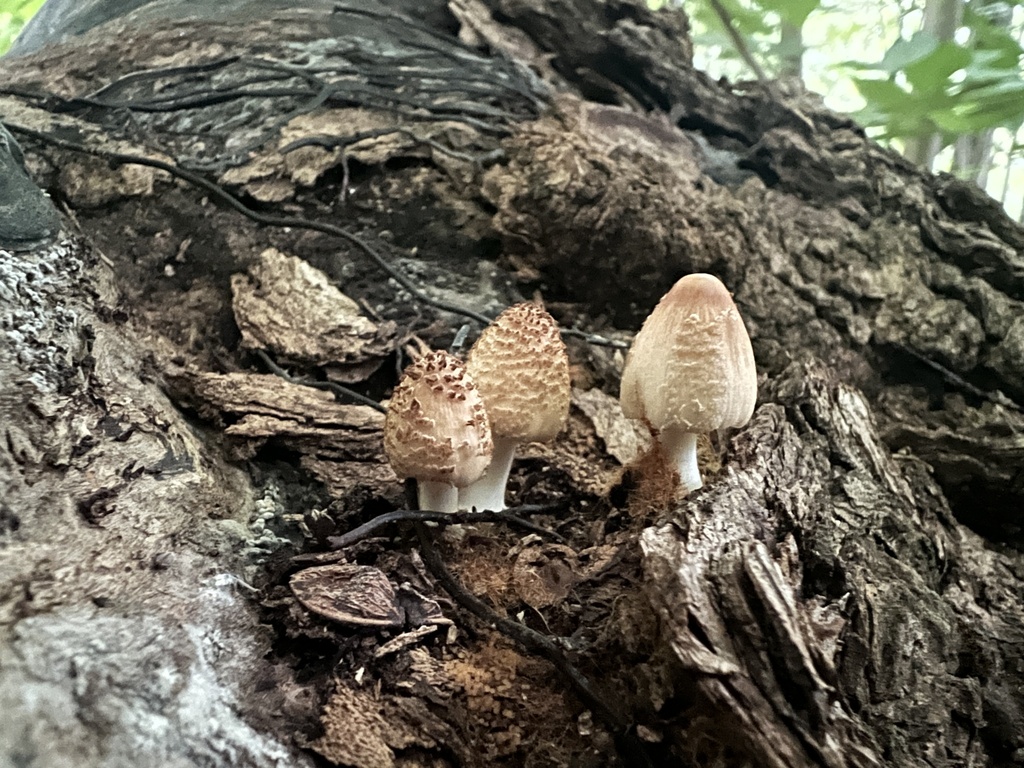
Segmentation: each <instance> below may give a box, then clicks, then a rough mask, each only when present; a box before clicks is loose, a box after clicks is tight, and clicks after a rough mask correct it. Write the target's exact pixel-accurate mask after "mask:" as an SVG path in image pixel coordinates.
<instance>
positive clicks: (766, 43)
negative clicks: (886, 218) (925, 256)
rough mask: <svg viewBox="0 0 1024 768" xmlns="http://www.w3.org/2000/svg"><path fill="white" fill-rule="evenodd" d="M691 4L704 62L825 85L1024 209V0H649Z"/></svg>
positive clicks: (868, 120) (877, 124)
mask: <svg viewBox="0 0 1024 768" xmlns="http://www.w3.org/2000/svg"><path fill="white" fill-rule="evenodd" d="M650 2H651V4H652V5H653V6H655V7H661V8H664V9H665V10H666V12H670V11H671V10H672V9H673V8H676V7H684V8H685V10H686V13H687V14H688V15H689V17H690V20H691V22H692V25H693V42H694V51H695V58H696V59H697V63H698V66H700V67H701V68H702V69H704V70H705V71H707V72H708V73H709V74H710V75H712V76H713V77H726V78H728V79H729V80H733V81H736V80H749V79H752V78H762V77H767V78H772V79H779V80H781V81H782V82H783V83H784V84H786V85H787V87H789V88H793V87H802V88H806V89H807V90H810V91H814V92H816V93H819V94H821V95H822V96H823V97H824V98H825V102H826V103H827V104H828V106H829V107H831V108H832V109H835V110H836V111H839V112H847V113H850V114H852V115H853V116H854V117H855V118H856V119H857V120H858V121H859V122H860V123H861V124H862V125H864V126H865V127H866V128H867V129H868V131H869V133H870V135H872V136H873V137H875V138H877V139H878V140H879V141H881V142H883V143H888V144H890V145H891V146H893V147H894V148H895V149H897V150H899V151H901V152H903V154H904V155H905V156H906V157H907V158H908V159H910V160H912V161H913V162H915V163H918V164H920V165H923V166H925V167H927V168H930V169H931V170H935V171H939V170H945V171H951V172H953V173H955V174H957V175H958V176H960V177H962V178H968V179H973V180H974V181H976V182H977V183H978V185H979V186H981V187H982V188H983V189H985V190H986V191H987V192H988V193H989V194H990V195H992V197H994V198H995V199H997V200H999V201H1001V202H1002V204H1003V206H1004V207H1005V208H1006V210H1007V212H1008V213H1009V214H1010V215H1011V216H1013V217H1015V218H1016V219H1017V220H1018V221H1024V128H1022V126H1024V68H1022V67H1024V48H1022V42H1024V3H1021V2H1008V1H1007V0H842V1H841V0H687V2H685V3H682V4H680V3H678V2H674V1H672V0H650Z"/></svg>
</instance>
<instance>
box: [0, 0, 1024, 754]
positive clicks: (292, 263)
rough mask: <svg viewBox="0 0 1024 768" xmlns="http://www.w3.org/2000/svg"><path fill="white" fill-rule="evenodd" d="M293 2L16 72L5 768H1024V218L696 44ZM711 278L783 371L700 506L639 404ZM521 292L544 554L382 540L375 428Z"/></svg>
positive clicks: (485, 534)
mask: <svg viewBox="0 0 1024 768" xmlns="http://www.w3.org/2000/svg"><path fill="white" fill-rule="evenodd" d="M98 5H100V6H103V4H102V3H100V4H98ZM293 5H294V4H292V3H284V2H282V3H275V2H270V0H250V1H249V2H239V3H236V4H234V5H232V6H224V5H220V4H216V5H213V4H211V6H210V8H208V9H202V8H199V9H197V7H196V6H195V4H193V3H189V2H184V0H178V1H172V0H167V1H165V2H155V3H150V4H147V5H143V6H142V7H141V8H138V9H136V10H133V11H131V12H128V13H126V14H124V15H122V16H120V17H119V18H113V17H114V16H116V15H117V14H107V17H110V18H112V20H111V21H109V22H108V23H106V24H104V25H101V26H98V27H95V28H91V29H88V30H87V31H85V32H84V33H83V34H81V35H79V36H75V37H70V38H68V39H67V40H65V41H64V42H62V43H60V44H59V45H53V46H49V47H44V48H41V49H39V50H37V51H35V52H27V49H28V48H30V47H31V46H29V45H28V44H26V47H25V48H23V49H22V50H23V51H26V55H24V56H19V57H15V58H12V57H8V58H5V59H4V60H3V61H2V62H0V69H2V74H3V82H4V83H6V84H7V85H6V86H5V87H4V88H3V90H2V95H0V115H2V116H3V122H4V123H5V125H6V127H7V129H8V130H9V131H10V133H11V134H12V135H13V136H14V137H15V138H17V140H18V142H19V143H20V145H21V150H23V151H24V168H25V169H27V171H28V174H29V175H30V176H31V178H32V179H33V180H34V181H35V183H36V184H38V185H39V186H40V187H41V188H43V189H45V190H47V192H48V193H49V195H50V198H51V199H52V201H53V202H54V203H55V204H56V206H57V207H58V208H59V209H60V211H61V214H60V219H59V223H60V227H61V228H60V231H59V232H56V229H57V223H58V219H56V218H55V216H54V214H53V212H52V211H51V210H50V209H49V208H48V207H47V206H48V203H47V202H46V200H45V198H42V197H40V196H39V194H38V191H37V190H36V189H35V188H34V187H33V186H32V185H31V184H29V183H28V176H26V175H25V174H24V171H23V170H22V164H21V163H20V162H19V157H18V155H19V151H18V150H17V149H16V148H15V147H14V145H13V144H10V145H9V147H10V148H9V150H7V151H6V152H0V158H2V159H3V161H4V176H3V179H4V180H5V182H6V185H5V186H4V187H2V188H0V205H2V206H3V210H5V211H6V212H7V214H6V217H5V219H4V220H3V226H2V227H0V247H2V248H3V249H4V250H3V252H2V254H0V256H2V258H0V298H2V301H0V328H2V329H3V336H2V337H0V414H2V422H0V426H2V429H3V437H4V440H3V441H0V489H2V491H0V500H2V501H0V547H2V548H0V585H2V587H3V588H2V590H0V615H2V617H3V621H2V630H0V711H2V712H4V713H5V714H4V717H3V718H0V765H2V766H7V765H10V766H15V765H17V766H25V765H29V766H40V767H42V766H46V767H47V768H49V767H50V766H60V765H74V766H127V765H133V766H179V765H180V766H192V765H217V766H219V765H225V766H227V765H231V766H279V765H288V766H305V765H309V766H313V765H325V764H335V765H350V766H360V767H362V766H366V767H373V768H376V767H377V766H391V765H399V766H414V765H416V766H419V765H424V766H426V765H429V766H442V765H464V766H483V765H494V764H497V765H507V766H518V765H531V766H542V765H543V766H547V765H551V766H555V765H558V766H561V765H565V766H568V765H588V766H599V765H625V766H641V765H655V766H668V765H680V766H683V765H715V766H734V765H735V766H787V767H789V766H882V765H886V766H889V765H892V766H917V765H922V764H927V765H933V766H982V765H1012V764H1020V763H1022V762H1024V696H1022V694H1021V691H1024V667H1022V665H1021V662H1020V659H1021V658H1024V604H1022V603H1021V601H1020V594H1021V590H1022V588H1024V583H1022V582H1024V557H1022V555H1021V547H1022V546H1024V534H1022V529H1021V519H1022V518H1021V513H1020V511H1019V510H1020V509H1022V508H1024V507H1022V503H1024V471H1022V469H1021V467H1022V466H1024V464H1022V462H1024V437H1022V436H1024V412H1022V404H1024V383H1022V382H1024V376H1022V372H1024V313H1022V309H1024V229H1022V228H1021V227H1020V226H1019V225H1017V224H1015V223H1014V222H1012V221H1010V220H1009V219H1008V218H1007V217H1006V216H1005V214H1004V213H1003V212H1002V210H1001V209H1000V207H999V205H998V204H997V203H996V202H994V201H992V200H991V199H989V198H987V197H986V196H984V195H983V194H982V193H980V192H979V191H978V190H977V189H976V188H975V187H974V186H973V185H971V184H967V183H964V182H961V181H958V180H957V179H954V178H952V177H950V176H944V175H942V176H933V175H930V174H927V173H925V172H922V171H920V170H918V169H916V168H915V167H914V166H912V165H911V164H910V163H908V162H906V161H904V160H902V159H901V158H899V157H898V156H896V155H895V154H894V153H891V152H888V151H885V150H882V149H881V148H879V147H878V146H876V145H874V144H873V143H871V142H870V141H869V140H868V139H867V138H866V137H865V136H864V134H863V132H862V131H861V130H860V129H859V128H858V127H857V126H856V125H855V124H853V123H852V122H850V121H849V120H848V119H846V118H843V117H841V116H838V115H834V114H832V113H829V112H826V111H824V110H823V109H821V108H820V107H819V106H818V105H817V104H816V103H815V102H813V101H811V100H807V101H803V100H801V101H799V102H797V101H793V100H784V101H783V100H780V99H784V98H786V97H784V96H783V95H780V94H779V93H776V92H775V90H774V89H769V88H766V87H762V86H749V87H747V88H744V89H738V88H733V87H730V86H729V85H728V84H726V83H717V82H713V81H710V80H709V79H708V78H706V77H705V76H704V75H702V74H701V73H700V72H697V71H694V70H693V68H692V66H691V56H690V53H691V52H690V47H689V41H688V38H687V26H686V20H685V17H684V16H683V15H682V14H681V13H653V12H650V11H648V10H647V9H646V7H645V6H644V5H643V3H639V2H638V3H636V4H633V3H629V2H623V1H620V0H605V1H603V2H601V1H599V0H565V1H564V2H559V3H541V2H534V1H533V0H514V1H513V0H488V2H486V3H483V2H478V0H453V2H451V3H450V4H449V5H448V6H444V5H441V4H435V3H430V2H427V3H422V4H412V3H401V4H400V3H392V4H384V3H380V4H376V3H367V2H360V3H352V4H338V3H328V2H323V3H319V2H306V3H303V4H301V6H300V7H292V6H293ZM111 7H116V4H112V5H111ZM93 10H96V9H93ZM103 10H104V9H103V8H102V7H100V8H99V11H101V12H102V11H103ZM107 10H110V9H109V8H108V9H107ZM100 17H101V18H102V17H103V13H100ZM33 34H35V33H33ZM61 34H62V29H61V28H60V26H59V24H58V25H56V26H52V27H48V28H47V30H46V34H45V35H43V36H44V37H46V38H47V39H57V38H58V37H59V36H60V35H61ZM456 35H457V36H458V37H456ZM27 39H29V40H31V38H27ZM669 114H671V115H672V119H669V118H668V115H669ZM695 271H701V272H711V273H714V274H716V275H717V276H719V277H720V278H721V279H722V280H723V281H724V282H725V283H726V285H727V286H729V288H730V290H731V291H733V292H734V295H735V300H736V303H737V305H738V307H739V309H740V312H741V314H742V315H743V317H744V319H745V320H746V323H747V326H748V329H749V330H750V333H751V337H752V340H753V344H754V350H755V355H756V358H757V362H758V366H759V370H760V372H761V374H762V380H761V384H760V392H759V402H758V407H757V410H756V412H755V414H754V417H753V419H752V421H751V422H750V423H749V424H748V425H747V426H746V427H744V428H742V429H739V430H735V431H734V432H733V433H732V434H728V435H714V436H712V438H713V439H712V440H708V441H702V443H701V448H700V451H701V453H700V457H701V462H702V471H703V473H704V482H705V487H704V488H703V489H701V490H700V491H698V492H696V493H694V494H692V495H691V496H689V497H687V498H685V499H678V498H676V497H675V496H674V495H673V492H672V488H671V483H670V482H666V478H664V477H663V476H661V475H659V473H658V472H657V467H656V465H655V464H653V463H652V459H653V456H654V455H655V454H652V453H651V452H650V451H648V450H647V449H646V448H645V447H644V446H645V444H646V443H645V439H646V437H645V435H644V434H642V432H643V430H642V429H639V428H638V427H636V426H635V425H633V424H631V423H630V422H629V421H628V420H626V419H625V418H624V417H623V416H622V414H621V411H620V410H619V409H618V406H617V402H616V399H615V395H616V394H617V386H618V376H619V371H620V370H621V366H622V363H623V359H624V357H623V349H622V347H623V346H625V344H626V343H628V340H629V339H630V338H631V336H632V333H633V331H635V329H636V328H638V327H639V324H640V322H641V321H642V319H643V317H644V316H645V315H646V313H647V312H648V311H649V310H650V309H651V308H652V307H653V305H654V304H655V303H656V301H657V299H658V297H659V296H661V295H662V294H663V293H664V292H665V291H666V290H667V288H668V287H669V286H671V285H672V283H673V282H674V281H675V280H676V279H677V278H678V277H680V276H681V275H683V274H686V273H689V272H695ZM522 297H528V298H530V297H540V298H542V299H543V301H544V302H545V303H546V305H547V307H548V309H549V310H550V311H551V312H552V313H553V314H554V315H555V316H556V318H557V319H558V320H559V321H560V322H561V323H562V325H563V327H565V328H569V329H572V330H573V331H574V332H575V334H570V335H568V336H567V338H566V340H567V343H568V345H569V349H570V355H571V359H572V362H573V376H574V381H573V383H574V386H575V390H574V395H573V408H572V412H571V415H570V420H569V424H568V426H567V428H566V430H565V431H564V432H563V433H562V435H560V436H559V438H558V439H556V440H555V441H553V442H552V443H550V444H546V445H533V446H530V447H528V448H526V449H525V450H523V451H522V452H521V454H520V457H519V458H518V460H517V461H516V463H515V465H514V467H513V472H512V478H511V480H510V489H511V495H510V501H511V509H510V510H509V511H510V512H511V513H513V514H517V515H519V516H530V521H529V522H530V523H531V524H532V525H533V528H532V529H524V528H523V527H522V526H523V525H524V524H525V523H523V522H517V520H516V519H515V518H509V517H495V516H490V517H488V518H487V521H486V522H474V521H469V522H467V521H466V520H465V519H464V518H463V517H459V518H458V521H459V522H461V523H463V527H462V528H461V529H459V530H444V528H445V527H446V526H444V525H442V526H441V527H437V528H428V527H420V526H419V525H418V524H414V523H410V522H394V518H395V517H396V516H395V515H390V516H389V517H388V518H385V519H384V520H377V521H375V518H377V517H378V516H379V515H382V514H389V513H391V512H392V511H394V510H396V509H401V508H403V507H405V506H407V504H408V501H407V499H408V494H407V489H405V488H404V487H403V485H402V484H401V483H400V482H399V481H398V480H397V479H396V478H395V477H394V475H393V474H392V473H391V472H390V470H389V468H388V467H387V465H386V463H385V460H384V457H383V455H382V451H381V438H380V426H381V416H380V414H379V413H378V412H377V411H376V410H374V408H373V407H372V405H374V403H373V401H379V400H381V399H383V398H384V397H385V396H386V395H387V394H388V393H389V391H390V388H391V387H392V386H393V385H394V383H395V380H396V375H397V371H398V370H400V368H401V367H403V366H404V364H405V362H407V356H408V355H409V354H415V353H416V352H417V350H418V348H421V347H422V345H423V344H426V345H429V346H432V347H435V348H443V347H447V346H449V345H450V344H451V343H452V341H453V339H454V337H455V336H456V332H457V331H458V328H459V326H460V325H462V324H463V323H466V322H468V323H470V325H471V329H470V333H471V335H472V336H475V335H476V334H477V333H478V331H479V329H480V326H479V324H478V323H477V322H476V320H474V319H473V317H474V314H475V315H480V314H483V315H487V316H494V314H496V312H497V311H498V310H500V309H501V308H503V307H504V306H506V305H507V304H509V303H511V302H513V301H516V300H520V299H521V298H522ZM464 310H467V311H464ZM275 361H276V363H277V364H280V366H282V367H283V369H282V368H278V367H277V365H275V364H274V363H275ZM275 370H276V371H277V372H279V373H282V374H285V376H278V375H274V371H275ZM286 376H287V378H286ZM309 384H314V385H315V386H308V385H309ZM339 384H344V385H347V386H349V387H351V388H353V389H354V390H355V391H356V392H357V393H358V394H360V395H362V396H363V397H364V398H369V400H370V403H371V405H370V406H368V405H366V404H354V403H353V401H352V400H351V399H348V398H347V396H345V395H342V394H337V399H336V396H335V393H340V390H339V389H338V385H339ZM332 390H333V391H332ZM669 480H670V479H669ZM397 517H401V515H398V516H397ZM388 521H391V522H388ZM443 522H444V521H442V523H443ZM361 526H366V527H361Z"/></svg>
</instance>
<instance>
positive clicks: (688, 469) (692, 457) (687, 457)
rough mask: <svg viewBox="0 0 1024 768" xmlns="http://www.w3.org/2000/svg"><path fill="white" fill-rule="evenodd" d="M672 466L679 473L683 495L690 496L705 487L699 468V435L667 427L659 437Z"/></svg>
mask: <svg viewBox="0 0 1024 768" xmlns="http://www.w3.org/2000/svg"><path fill="white" fill-rule="evenodd" d="M658 440H659V441H660V442H661V446H662V448H664V449H665V453H666V454H667V455H668V460H669V462H670V464H672V465H673V466H675V468H676V470H677V471H678V472H679V484H680V485H681V486H682V489H683V493H684V494H688V493H690V492H691V491H696V490H697V489H698V488H701V487H703V485H704V483H703V481H702V480H701V479H700V467H698V466H697V435H696V434H695V433H693V432H684V431H683V430H682V429H681V428H679V427H667V428H666V429H663V430H662V431H661V434H660V435H658Z"/></svg>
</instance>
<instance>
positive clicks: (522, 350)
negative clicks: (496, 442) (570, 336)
mask: <svg viewBox="0 0 1024 768" xmlns="http://www.w3.org/2000/svg"><path fill="white" fill-rule="evenodd" d="M466 367H467V368H468V369H469V373H470V375H471V376H472V377H473V381H475V382H476V386H477V388H478V389H479V390H480V395H481V396H482V397H483V399H484V405H485V407H486V408H487V418H488V419H489V420H490V422H491V431H492V433H493V434H494V436H495V437H496V438H498V437H500V438H506V439H510V440H515V441H517V442H532V441H535V440H536V441H541V442H543V441H544V440H550V439H551V438H553V437H554V436H555V435H557V434H558V433H559V431H560V430H561V429H562V426H563V425H564V424H565V420H566V418H568V416H569V396H570V386H569V357H568V355H566V352H565V343H564V342H563V341H562V337H561V335H560V334H559V332H558V323H556V322H555V319H554V318H553V317H551V315H549V314H548V313H547V312H546V311H545V310H544V309H543V308H542V307H539V306H538V305H536V304H531V303H529V302H524V303H522V304H514V305H513V306H511V307H509V308H508V309H506V310H505V311H504V312H502V313H501V314H500V315H498V317H497V318H496V319H495V320H494V322H493V323H491V325H489V326H488V327H487V328H485V329H484V332H483V333H482V334H480V338H479V339H477V342H476V344H474V345H473V348H472V349H471V350H469V355H468V356H467V358H466Z"/></svg>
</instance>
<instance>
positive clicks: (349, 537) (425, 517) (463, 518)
mask: <svg viewBox="0 0 1024 768" xmlns="http://www.w3.org/2000/svg"><path fill="white" fill-rule="evenodd" d="M555 509H557V507H554V506H552V505H540V504H529V505H523V506H520V507H511V508H510V509H507V510H505V511H503V512H492V511H490V510H487V511H483V512H430V511H425V510H418V509H396V510H395V511H393V512H385V513H384V514H383V515H377V517H375V518H373V519H372V520H370V521H369V522H367V523H363V524H362V525H360V526H359V527H357V528H353V529H352V530H351V531H348V532H347V533H343V534H341V535H340V536H328V537H327V543H328V544H329V545H330V547H331V549H345V548H346V547H351V546H352V545H353V544H355V543H356V542H358V541H362V540H363V539H365V538H366V537H368V536H369V535H370V534H372V533H373V532H374V531H376V530H377V529H378V528H383V527H384V526H385V525H391V524H392V523H423V522H432V523H437V524H438V525H461V524H467V525H472V524H473V523H507V524H509V525H513V526H516V527H517V528H523V529H525V530H527V531H532V532H533V533H536V534H539V535H541V536H547V537H548V538H551V539H554V540H555V541H560V542H564V541H565V537H563V536H561V535H560V534H558V533H555V532H554V531H552V530H548V529H547V528H545V527H544V526H541V525H537V524H536V523H534V522H532V521H530V520H527V519H525V518H523V517H519V516H518V515H515V514H512V511H513V510H514V511H518V512H521V513H523V514H538V513H541V512H548V511H554V510H555Z"/></svg>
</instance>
